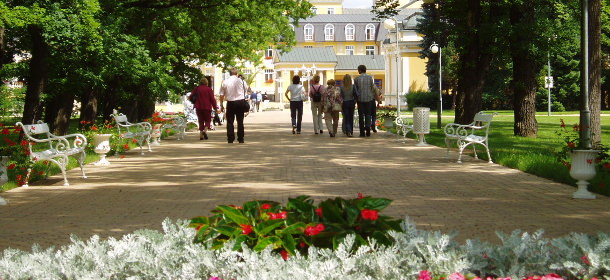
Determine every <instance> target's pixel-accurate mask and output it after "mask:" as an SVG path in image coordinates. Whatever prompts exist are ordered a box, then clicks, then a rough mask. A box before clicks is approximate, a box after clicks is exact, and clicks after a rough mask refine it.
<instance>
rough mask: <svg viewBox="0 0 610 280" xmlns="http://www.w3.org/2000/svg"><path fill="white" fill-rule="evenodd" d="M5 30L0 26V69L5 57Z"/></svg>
mask: <svg viewBox="0 0 610 280" xmlns="http://www.w3.org/2000/svg"><path fill="white" fill-rule="evenodd" d="M5 31H6V29H5V28H3V27H0V69H2V66H4V61H5V59H6V55H5V53H6V50H5V49H6V42H5V41H4V33H5Z"/></svg>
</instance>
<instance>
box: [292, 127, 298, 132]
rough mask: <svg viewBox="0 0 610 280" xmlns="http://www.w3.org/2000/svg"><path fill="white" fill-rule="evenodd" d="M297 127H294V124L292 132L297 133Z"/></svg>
mask: <svg viewBox="0 0 610 280" xmlns="http://www.w3.org/2000/svg"><path fill="white" fill-rule="evenodd" d="M296 129H297V128H296V127H294V126H293V127H292V134H295V133H296Z"/></svg>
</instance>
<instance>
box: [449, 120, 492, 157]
mask: <svg viewBox="0 0 610 280" xmlns="http://www.w3.org/2000/svg"><path fill="white" fill-rule="evenodd" d="M496 114H497V113H492V114H485V113H484V112H479V113H477V114H476V115H475V116H474V121H473V122H472V123H470V124H466V125H462V124H457V123H450V124H447V125H446V126H445V129H444V132H445V143H446V144H447V157H449V148H450V145H451V142H456V143H457V146H458V149H459V152H460V154H459V156H458V160H457V162H458V163H462V153H463V152H464V149H465V148H466V147H468V145H472V150H473V152H474V158H478V157H477V150H476V148H475V145H474V144H479V145H482V146H483V147H485V150H486V151H487V158H488V159H489V163H493V162H492V161H491V155H490V154H489V143H488V140H489V126H490V125H491V120H492V118H493V116H494V115H496Z"/></svg>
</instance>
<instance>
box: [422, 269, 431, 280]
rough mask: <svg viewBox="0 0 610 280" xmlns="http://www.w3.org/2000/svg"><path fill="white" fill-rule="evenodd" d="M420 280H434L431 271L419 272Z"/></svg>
mask: <svg viewBox="0 0 610 280" xmlns="http://www.w3.org/2000/svg"><path fill="white" fill-rule="evenodd" d="M419 280H432V275H431V274H430V271H427V270H422V271H420V272H419Z"/></svg>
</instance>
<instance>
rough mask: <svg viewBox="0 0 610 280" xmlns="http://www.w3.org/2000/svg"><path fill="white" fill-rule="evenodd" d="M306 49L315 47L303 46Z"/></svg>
mask: <svg viewBox="0 0 610 280" xmlns="http://www.w3.org/2000/svg"><path fill="white" fill-rule="evenodd" d="M303 47H304V48H306V49H313V46H303Z"/></svg>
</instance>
